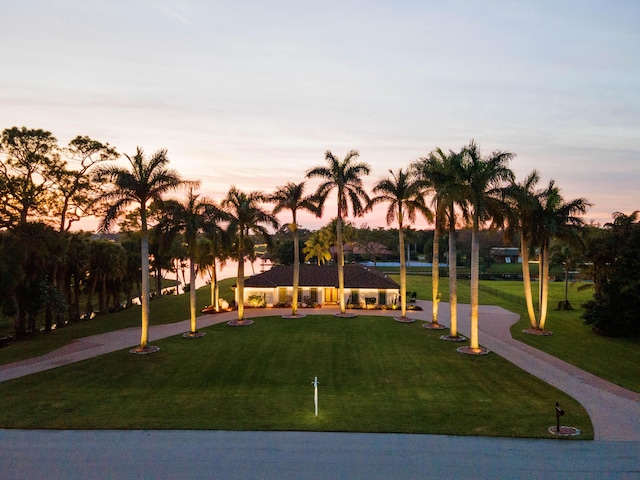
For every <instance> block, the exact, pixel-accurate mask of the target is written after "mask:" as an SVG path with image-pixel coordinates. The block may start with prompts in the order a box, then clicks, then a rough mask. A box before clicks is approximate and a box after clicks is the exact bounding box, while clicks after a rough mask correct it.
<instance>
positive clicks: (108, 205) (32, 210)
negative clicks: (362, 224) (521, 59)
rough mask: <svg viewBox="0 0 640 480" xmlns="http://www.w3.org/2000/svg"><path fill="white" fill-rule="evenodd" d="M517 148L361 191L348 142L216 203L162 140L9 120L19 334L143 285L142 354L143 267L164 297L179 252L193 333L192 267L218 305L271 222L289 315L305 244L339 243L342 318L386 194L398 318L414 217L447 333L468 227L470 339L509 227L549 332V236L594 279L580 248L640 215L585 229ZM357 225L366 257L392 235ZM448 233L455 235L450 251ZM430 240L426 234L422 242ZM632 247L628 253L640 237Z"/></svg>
mask: <svg viewBox="0 0 640 480" xmlns="http://www.w3.org/2000/svg"><path fill="white" fill-rule="evenodd" d="M514 156H515V155H514V154H513V153H511V152H505V151H494V152H491V153H490V154H488V155H484V154H482V152H481V151H480V148H479V146H478V144H477V143H476V142H474V141H471V142H469V144H468V145H464V146H463V147H462V148H460V149H459V150H449V151H444V150H442V149H434V150H433V151H432V152H430V153H429V154H428V155H426V156H425V157H422V158H419V159H416V160H414V161H412V162H411V163H410V164H409V165H407V166H406V167H405V168H399V169H396V170H390V171H389V172H388V175H386V176H383V177H381V178H380V179H379V180H378V181H377V182H376V183H375V185H374V187H373V189H372V190H371V192H367V191H366V190H365V189H364V187H363V178H364V177H366V176H368V175H370V173H371V168H370V166H369V165H368V164H367V163H366V162H363V161H361V160H360V159H359V154H358V152H357V151H355V150H353V151H350V152H348V153H347V154H346V155H345V156H344V157H343V158H339V157H337V156H335V155H334V154H333V153H332V152H330V151H327V152H326V153H325V158H324V163H322V164H319V165H316V166H313V167H311V168H309V169H308V170H307V171H306V172H305V173H304V177H302V176H301V178H300V179H299V180H300V181H298V182H288V183H286V184H284V185H282V186H280V187H278V188H277V189H276V191H274V192H269V193H265V192H261V191H252V192H243V191H240V190H239V189H237V188H236V187H235V186H231V187H230V189H229V191H228V193H227V195H226V196H225V198H223V199H220V200H219V201H215V200H213V199H209V198H205V197H202V196H200V195H198V194H197V193H196V192H197V189H198V188H199V183H198V182H195V181H189V180H185V179H183V178H182V177H181V176H180V174H179V172H177V171H175V170H173V169H171V168H170V167H169V159H168V154H167V151H166V150H159V151H157V152H154V153H153V154H152V155H150V156H148V155H146V154H145V152H144V151H143V150H142V149H141V148H137V149H136V151H135V153H133V154H131V155H128V154H122V155H120V154H119V153H118V152H117V151H116V150H115V149H114V148H113V147H111V146H110V145H109V144H107V143H102V142H99V141H97V140H93V139H91V138H89V137H86V136H84V137H82V136H78V137H76V138H75V139H73V140H72V141H71V142H69V144H68V145H67V146H66V147H59V146H58V144H57V140H56V139H55V137H54V136H53V135H52V134H51V132H48V131H44V130H39V129H28V128H26V127H22V128H18V127H12V128H9V129H5V130H4V131H3V132H2V138H1V141H0V161H1V168H0V198H1V199H2V204H1V205H0V253H1V254H2V258H3V262H2V264H1V265H0V288H1V297H0V303H1V306H2V311H3V313H4V315H5V316H6V317H8V318H11V319H12V320H13V326H14V331H15V336H16V337H17V338H24V337H25V336H27V335H28V334H29V333H34V332H35V331H36V330H37V328H36V319H37V318H39V317H43V318H44V330H45V331H49V330H51V328H52V326H53V325H58V326H64V325H65V324H67V323H69V322H76V321H81V320H82V319H83V318H89V317H90V316H91V315H92V314H93V312H94V310H95V308H94V305H92V301H93V300H92V299H93V298H94V296H96V295H97V297H98V303H99V305H98V308H97V311H98V312H99V313H100V314H104V313H106V312H108V311H109V307H110V305H109V304H111V307H112V308H117V307H118V306H119V305H120V304H121V302H122V297H124V299H125V300H124V301H125V302H126V303H130V302H131V299H132V298H134V297H135V296H138V297H139V298H140V300H141V304H142V314H141V325H142V329H141V341H140V346H139V348H138V350H139V351H143V352H144V351H147V350H148V349H149V348H150V346H149V345H148V326H149V321H150V319H149V301H150V298H151V295H150V291H151V288H150V284H149V282H150V277H149V273H150V272H154V273H155V278H156V281H157V282H158V284H157V285H156V290H157V292H158V293H159V292H160V289H161V285H160V284H159V282H160V280H161V277H162V275H161V272H162V271H169V270H173V271H177V270H178V269H179V268H180V263H181V262H184V261H185V260H187V259H188V260H189V261H187V262H186V263H183V264H186V265H188V266H189V270H190V271H189V282H188V283H189V284H190V286H191V287H192V288H190V289H189V290H190V295H191V302H190V303H191V306H190V310H191V311H190V317H191V329H190V332H188V334H189V335H192V336H196V335H198V331H197V325H196V311H195V288H193V286H194V285H195V278H196V275H198V274H204V275H208V276H209V279H210V281H211V292H212V294H211V305H212V306H213V307H214V308H219V301H218V295H219V294H218V289H217V279H216V277H215V272H216V265H218V264H219V263H220V262H225V261H226V260H228V259H235V260H237V261H238V272H237V289H238V295H239V298H243V296H242V295H243V288H244V270H243V269H244V259H246V258H251V257H252V256H254V255H255V249H254V243H255V242H256V241H258V240H257V239H258V238H260V241H262V242H265V243H266V244H267V245H268V246H269V247H270V249H271V250H270V251H271V255H272V256H274V257H277V253H276V252H277V251H276V250H275V248H274V246H273V242H272V233H273V232H274V231H279V232H280V233H281V234H282V233H283V232H285V233H287V234H289V235H290V236H291V241H292V244H293V248H292V250H293V264H294V289H293V302H292V315H294V316H295V315H297V307H298V290H299V288H298V275H299V264H300V262H301V258H300V257H301V255H300V254H301V253H302V255H304V259H305V261H317V262H319V263H320V262H322V261H326V260H328V259H330V258H331V254H330V253H328V251H327V250H328V249H327V246H334V247H335V263H336V265H337V268H338V280H339V290H340V294H339V297H338V298H339V304H340V311H341V313H344V312H345V299H344V295H343V294H342V292H343V290H344V275H343V266H344V258H345V254H344V243H345V241H344V240H345V238H344V237H345V236H346V237H347V238H348V237H349V235H350V233H349V230H350V229H352V228H353V226H352V225H350V224H349V222H348V220H347V219H348V217H350V216H351V217H353V218H358V217H363V216H365V215H366V214H367V213H368V212H370V211H371V209H372V208H373V207H374V206H376V205H385V206H386V208H387V215H386V219H387V224H388V225H389V226H390V227H392V228H393V232H395V233H394V234H396V235H397V239H396V242H397V243H396V245H397V249H396V251H397V252H398V258H399V260H400V277H401V281H400V284H401V295H400V298H401V300H402V301H401V314H402V316H403V317H404V316H405V315H406V295H405V293H406V257H405V255H404V252H405V249H406V242H407V239H406V236H407V235H409V236H411V235H414V236H416V231H415V230H413V229H412V226H414V225H416V224H417V223H418V222H425V223H429V224H432V225H433V238H431V239H429V241H430V245H431V247H432V252H431V255H430V256H431V258H432V260H433V262H434V264H439V263H440V258H441V254H443V253H446V256H447V259H448V269H449V277H450V279H451V281H450V282H449V289H450V291H449V299H450V303H449V306H450V308H451V312H450V315H451V329H450V336H451V337H452V338H456V337H457V336H458V333H457V311H456V308H457V307H456V303H457V292H456V288H457V287H456V278H457V271H456V268H457V263H458V262H457V259H458V258H459V255H458V252H457V245H458V242H457V236H458V235H459V232H460V229H461V228H468V229H469V230H470V232H471V242H470V253H469V257H470V258H469V264H470V268H471V304H472V305H471V306H472V309H471V312H472V313H471V321H472V322H471V324H472V331H471V347H470V350H471V352H478V351H479V350H480V348H479V346H478V343H477V325H478V324H477V322H478V317H477V311H478V310H477V307H478V280H479V266H480V237H481V235H482V234H483V232H486V231H489V230H490V231H493V230H500V231H501V232H504V233H505V234H506V235H507V236H509V237H510V238H514V239H515V238H517V239H519V242H520V244H521V245H520V246H521V253H522V257H523V262H522V268H523V278H524V282H523V284H524V290H525V298H526V301H527V311H528V315H529V320H530V324H531V328H532V329H534V330H544V329H545V326H546V316H547V298H548V283H547V282H548V278H549V263H550V258H551V257H550V255H551V250H552V245H553V244H554V242H558V241H559V240H561V241H563V242H565V243H566V245H571V246H572V247H573V248H574V249H575V251H579V250H580V251H583V252H585V253H584V255H585V258H586V259H587V260H589V262H590V263H591V264H593V265H594V266H593V271H594V280H596V273H597V274H601V272H602V269H599V268H598V267H596V265H598V262H600V261H602V262H605V263H607V262H608V264H611V259H610V258H608V259H604V258H603V259H601V258H599V257H598V258H597V255H596V252H594V251H593V250H589V248H586V246H587V245H588V244H589V240H587V238H595V237H598V236H602V237H605V236H606V235H608V234H610V233H611V234H613V233H612V232H614V230H615V228H614V227H615V226H616V225H617V223H620V222H621V221H622V220H621V219H622V218H624V219H626V220H627V223H628V224H629V228H630V229H631V230H632V231H635V230H633V229H634V228H637V224H638V221H637V215H636V216H634V215H635V214H632V215H631V216H629V217H626V216H624V215H622V214H618V216H617V217H616V219H615V221H614V222H613V224H612V225H613V226H610V225H607V226H605V227H603V228H600V227H598V226H593V225H590V226H585V225H584V223H583V221H582V218H581V215H583V214H584V213H585V212H586V211H587V208H588V207H589V205H590V204H589V202H588V201H587V200H586V199H584V198H578V199H573V200H566V199H565V198H563V196H562V195H561V191H560V189H559V187H558V186H557V185H556V184H555V182H554V181H550V182H549V183H548V185H545V186H539V185H538V184H539V180H540V177H539V174H538V172H536V171H533V172H531V173H530V174H529V175H528V176H527V177H526V178H524V179H523V180H521V181H520V182H518V181H517V180H516V179H515V176H514V173H513V171H512V170H511V169H510V167H509V163H510V161H511V160H512V159H513V158H514ZM119 159H122V160H124V161H125V163H124V166H123V165H122V163H118V162H117V160H119ZM314 180H317V181H319V184H318V185H317V187H316V188H315V190H313V191H310V192H308V191H307V189H308V187H309V182H311V181H314ZM178 191H183V192H186V193H185V194H182V195H181V196H182V198H177V199H172V198H167V196H168V194H170V193H172V192H178ZM330 196H331V198H334V197H335V203H334V204H333V205H332V207H331V214H330V215H331V216H332V217H333V216H334V215H335V217H333V220H332V221H331V222H330V223H329V224H328V225H327V226H326V227H323V228H322V229H320V230H318V231H316V232H309V235H308V238H307V239H306V241H304V246H302V245H300V235H299V234H300V231H301V229H300V226H299V224H298V218H297V217H298V213H299V212H301V211H303V210H304V211H308V212H311V213H312V214H314V215H316V216H318V217H323V216H324V214H325V208H326V206H327V205H328V203H327V199H328V198H329V197H330ZM285 212H286V214H287V216H288V218H286V221H285V223H284V224H283V225H282V226H281V224H280V222H279V219H278V217H277V216H281V217H282V216H283V215H284V214H285ZM89 215H96V216H98V218H100V219H101V224H100V230H101V231H102V232H108V231H110V230H111V229H112V227H113V226H114V225H115V224H116V223H118V222H119V225H120V232H121V235H120V236H119V241H118V242H110V241H105V240H98V239H95V238H92V236H91V235H90V234H87V233H84V232H74V231H72V226H73V224H74V223H75V222H77V221H78V220H80V219H81V218H83V217H85V216H89ZM616 222H617V223H616ZM623 223H624V222H623ZM278 229H279V230H278ZM360 230H363V231H364V233H363V234H362V235H361V242H360V245H361V246H362V250H364V251H366V249H367V247H369V248H370V249H371V251H370V252H369V253H370V254H371V255H372V256H373V257H374V258H375V256H376V251H375V249H376V248H379V247H378V246H379V245H380V244H381V243H386V242H380V241H378V240H379V239H380V238H382V236H383V234H382V232H381V231H380V230H382V231H384V232H385V233H384V235H385V236H386V240H387V242H388V240H389V231H388V230H384V229H376V230H378V231H377V232H376V230H372V229H360ZM585 232H586V233H585ZM615 232H617V230H615ZM303 233H304V232H303ZM616 234H617V233H616ZM367 236H368V241H367V240H366V237H367ZM443 238H446V239H447V243H448V246H447V248H446V249H444V251H443V248H442V239H443ZM626 238H632V236H631V237H629V236H628V237H626ZM427 243H428V241H427V240H425V241H424V245H426V244H427ZM629 248H630V251H632V252H637V246H634V245H631V246H630V247H629ZM401 252H402V253H401ZM534 252H537V253H538V256H539V259H540V279H541V281H540V282H539V288H538V292H537V296H538V302H537V304H538V310H537V311H536V310H535V309H534V302H533V292H532V285H531V282H530V274H529V272H528V266H529V262H528V259H529V255H530V254H531V253H534ZM599 253H601V252H599ZM589 255H591V256H589ZM602 257H603V256H602ZM452 259H453V260H452ZM611 271H612V269H610V268H609V269H607V272H611ZM609 274H611V273H609ZM432 275H433V299H434V302H433V312H432V324H433V325H434V326H437V325H438V300H439V297H440V293H439V288H440V287H439V269H437V268H434V269H433V273H432ZM597 278H600V277H597ZM609 284H610V282H605V281H595V282H594V285H595V289H596V296H595V298H596V300H597V299H598V298H604V296H605V295H604V293H603V291H604V289H606V288H607V285H609ZM609 295H610V294H609ZM81 299H85V300H86V304H85V305H80V302H81ZM623 303H624V302H623ZM602 305H603V301H602V300H601V301H600V302H599V303H597V305H594V308H596V307H598V308H599V309H600V310H599V311H600V313H598V314H597V315H596V317H597V319H601V318H605V317H606V315H605V313H606V312H605V313H602V311H603V310H604V311H606V310H607V309H606V308H604V309H603V308H602ZM625 305H626V304H625ZM619 308H625V307H624V306H622V307H620V306H619ZM237 310H238V319H237V322H238V324H243V322H244V321H245V319H244V305H243V304H242V302H239V304H238V305H237ZM592 311H593V310H589V312H592ZM589 315H592V314H591V313H589ZM587 321H588V322H589V323H590V324H591V325H593V326H594V328H596V329H598V330H599V331H602V332H603V333H607V334H616V332H617V329H616V328H603V327H602V325H601V324H600V323H599V322H600V320H594V319H593V315H592V316H591V317H588V318H587ZM612 321H613V320H611V319H607V320H605V323H606V324H607V325H610V324H611V322H612ZM637 323H638V322H636V324H637ZM636 332H637V329H636ZM627 333H628V331H627Z"/></svg>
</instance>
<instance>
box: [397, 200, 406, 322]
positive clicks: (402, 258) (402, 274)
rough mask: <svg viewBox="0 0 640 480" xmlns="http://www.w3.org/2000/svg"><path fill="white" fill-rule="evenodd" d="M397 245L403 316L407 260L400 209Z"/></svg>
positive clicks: (402, 312)
mask: <svg viewBox="0 0 640 480" xmlns="http://www.w3.org/2000/svg"><path fill="white" fill-rule="evenodd" d="M399 210H400V209H399ZM398 247H399V249H400V312H401V314H402V318H404V317H405V316H406V315H407V260H406V258H405V256H404V230H403V226H402V210H400V211H399V212H398Z"/></svg>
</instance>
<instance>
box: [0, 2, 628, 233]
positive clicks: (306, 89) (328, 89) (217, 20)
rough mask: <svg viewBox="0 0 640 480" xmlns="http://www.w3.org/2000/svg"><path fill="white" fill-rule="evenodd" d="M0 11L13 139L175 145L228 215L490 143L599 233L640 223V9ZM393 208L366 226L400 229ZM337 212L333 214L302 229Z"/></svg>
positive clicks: (15, 6)
mask: <svg viewBox="0 0 640 480" xmlns="http://www.w3.org/2000/svg"><path fill="white" fill-rule="evenodd" d="M0 12H1V14H0V71H1V72H2V74H1V75H0V129H4V128H9V127H12V126H14V125H15V126H26V127H28V128H42V129H45V130H49V131H51V132H52V133H53V134H54V135H55V136H56V138H57V139H58V141H59V143H60V144H61V145H66V144H67V143H68V142H69V140H71V139H72V138H74V137H75V136H77V135H88V136H90V137H92V138H94V139H96V140H100V141H102V142H108V143H109V144H110V145H112V146H114V147H115V148H116V149H117V150H118V151H119V152H121V153H128V154H133V153H135V149H136V147H137V146H140V147H142V148H143V149H144V150H145V152H147V153H149V154H151V153H152V152H154V151H156V150H158V149H161V148H166V149H168V156H169V158H170V161H171V167H173V168H175V169H177V170H178V171H179V172H180V173H181V174H182V176H183V177H184V178H186V179H190V180H200V181H201V188H200V191H199V193H201V194H202V195H205V196H208V197H211V198H213V199H214V200H218V201H219V200H221V199H222V198H223V197H224V196H225V194H226V192H227V191H228V190H229V187H230V186H231V185H236V186H237V187H238V188H240V189H241V190H245V191H251V190H262V191H264V192H267V193H269V192H272V191H274V190H275V188H276V187H277V186H280V185H284V184H285V183H286V182H289V181H293V182H300V181H302V180H304V175H305V172H306V171H307V170H308V169H309V168H311V167H313V166H316V165H322V164H324V162H325V160H324V153H325V151H327V150H331V151H332V152H333V153H334V154H335V155H337V156H340V157H342V156H343V155H345V154H346V153H347V152H348V151H349V150H352V149H355V150H357V151H358V152H359V153H360V160H362V161H364V162H367V163H369V164H370V165H371V169H372V171H371V175H370V176H369V177H368V178H366V179H365V187H366V188H367V189H368V190H370V188H371V187H372V185H373V184H374V183H375V181H377V180H379V179H380V178H381V177H384V176H387V175H388V171H389V169H393V170H397V169H398V168H406V167H407V166H409V164H410V163H411V162H412V161H414V160H416V159H418V158H419V157H423V156H426V155H428V153H429V152H430V151H432V150H433V149H434V148H436V147H440V148H442V149H443V150H445V151H447V150H449V149H452V150H459V149H460V148H461V147H462V146H464V145H465V144H468V143H469V141H470V140H471V139H475V140H476V141H477V142H478V144H479V145H480V147H481V149H482V151H483V153H485V154H487V155H488V154H490V153H491V152H492V151H495V150H502V151H509V152H513V153H515V154H516V155H517V156H516V157H515V159H514V160H513V161H512V163H511V167H512V168H513V170H514V171H515V173H516V176H517V178H518V179H522V178H524V176H525V175H526V174H528V173H529V172H530V171H531V170H533V169H534V168H535V169H537V170H538V171H539V172H540V175H541V183H540V187H543V186H544V185H546V184H547V183H548V182H549V180H550V179H554V180H555V181H556V184H557V185H558V186H559V187H560V188H561V191H562V194H563V195H564V196H565V198H566V199H567V200H571V199H574V198H577V197H585V198H587V200H589V201H590V202H591V203H592V204H593V207H592V208H591V209H590V210H589V211H588V213H587V214H586V215H585V220H587V221H592V220H593V221H595V222H598V223H605V222H607V221H609V220H610V219H611V214H612V213H613V212H616V211H621V212H623V213H630V212H632V211H634V210H638V209H640V193H639V192H640V187H639V185H640V141H639V140H640V2H637V1H635V0H627V1H625V0H602V1H591V0H552V1H546V0H535V1H533V0H532V1H525V0H504V1H501V0H476V1H472V0H459V1H448V2H446V1H435V0H422V1H397V0H395V1H375V0H370V1H348V0H344V1H340V2H337V1H324V2H295V1H245V0H238V1H233V2H227V1H225V2H222V1H196V0H125V1H120V0H39V1H37V0H20V1H17V0H13V1H9V0H0ZM121 161H122V162H125V161H124V160H121ZM123 165H124V163H123ZM317 183H318V181H317V180H309V181H308V191H309V193H311V191H312V190H313V189H314V188H315V186H316V185H317ZM385 211H386V206H380V207H377V208H376V209H375V210H374V211H373V212H371V213H370V214H368V215H367V216H366V217H365V218H358V219H352V220H354V221H355V223H356V225H358V226H360V225H362V224H364V223H366V224H368V225H369V226H385V220H384V217H385ZM335 214H336V212H335V208H334V207H333V208H332V204H331V203H329V204H327V207H326V208H325V218H323V219H314V218H313V217H311V216H309V215H306V216H305V215H303V216H301V218H300V223H301V224H302V226H303V227H306V228H312V229H315V228H319V227H320V226H322V225H323V224H325V223H327V222H328V221H329V218H331V217H332V216H335ZM282 220H283V221H290V220H289V219H287V218H284V217H283V218H282ZM415 227H416V228H427V224H426V222H424V220H422V221H420V222H418V223H417V224H416V225H415Z"/></svg>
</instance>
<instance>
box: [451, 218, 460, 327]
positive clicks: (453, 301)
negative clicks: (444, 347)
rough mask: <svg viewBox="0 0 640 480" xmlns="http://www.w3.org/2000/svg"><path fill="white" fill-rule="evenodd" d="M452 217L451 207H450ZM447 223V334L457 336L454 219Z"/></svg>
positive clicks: (456, 255)
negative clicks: (448, 324) (448, 319)
mask: <svg viewBox="0 0 640 480" xmlns="http://www.w3.org/2000/svg"><path fill="white" fill-rule="evenodd" d="M451 210H452V211H451V215H452V218H453V208H452V209H451ZM450 222H451V223H450V225H449V318H450V327H449V336H451V337H457V336H458V263H457V262H458V259H457V257H458V249H457V246H456V226H455V220H450Z"/></svg>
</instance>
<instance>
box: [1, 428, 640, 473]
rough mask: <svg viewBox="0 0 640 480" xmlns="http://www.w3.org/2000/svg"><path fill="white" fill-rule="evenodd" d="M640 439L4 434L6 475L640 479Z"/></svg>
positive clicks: (197, 433)
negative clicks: (598, 440)
mask: <svg viewBox="0 0 640 480" xmlns="http://www.w3.org/2000/svg"><path fill="white" fill-rule="evenodd" d="M639 451H640V443H638V442H579V441H557V440H526V439H525V440H523V439H505V438H486V437H482V438H480V437H454V436H436V435H404V434H403V435H394V434H356V433H312V432H221V431H42V430H30V431H25V430H0V465H1V467H0V468H1V470H0V476H1V477H2V478H16V479H18V478H28V479H30V480H36V479H52V478H60V479H67V480H71V479H85V478H92V479H102V478H118V479H128V478H154V479H176V478H180V479H191V478H213V479H216V478H221V479H236V478H238V479H239V478H251V479H260V478H269V479H271V478H273V479H287V478H295V479H307V478H308V479H323V478H327V479H339V478H349V479H357V478H367V479H378V478H380V479H390V478H394V479H395V478H447V479H455V478H528V479H544V480H553V479H583V480H584V479H598V480H600V479H603V478H607V479H630V478H640V456H639V455H638V452H639Z"/></svg>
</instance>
